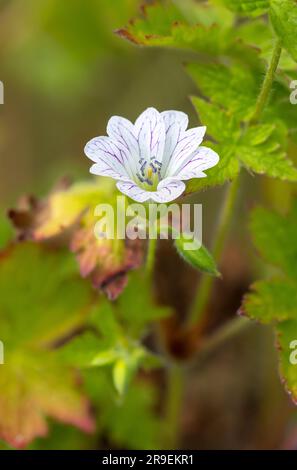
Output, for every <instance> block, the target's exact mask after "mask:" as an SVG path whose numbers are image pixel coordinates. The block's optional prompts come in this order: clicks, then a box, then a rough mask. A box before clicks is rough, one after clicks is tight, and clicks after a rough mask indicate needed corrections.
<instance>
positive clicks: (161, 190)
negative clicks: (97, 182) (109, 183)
mask: <svg viewBox="0 0 297 470" xmlns="http://www.w3.org/2000/svg"><path fill="white" fill-rule="evenodd" d="M117 188H118V189H119V190H120V191H121V192H122V193H123V194H125V195H126V196H128V197H130V198H131V199H134V201H137V202H145V201H155V202H160V203H163V202H164V203H165V202H170V201H173V200H174V199H177V198H178V197H179V196H180V195H181V194H182V193H183V192H184V190H185V188H186V186H185V183H183V182H182V181H180V180H177V179H175V178H166V179H165V180H163V181H161V182H160V183H159V184H158V188H157V191H146V190H145V189H142V188H140V187H139V186H138V185H137V184H136V183H134V181H131V180H130V181H118V182H117Z"/></svg>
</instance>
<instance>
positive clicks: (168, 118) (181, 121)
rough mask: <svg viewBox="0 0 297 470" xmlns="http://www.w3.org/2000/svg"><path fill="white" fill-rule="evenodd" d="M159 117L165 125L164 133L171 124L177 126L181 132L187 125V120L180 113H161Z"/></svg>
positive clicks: (184, 115)
mask: <svg viewBox="0 0 297 470" xmlns="http://www.w3.org/2000/svg"><path fill="white" fill-rule="evenodd" d="M161 116H162V118H163V121H164V124H165V132H168V130H169V129H170V127H171V126H172V125H173V124H177V125H178V126H179V128H180V129H181V131H185V130H186V129H187V127H188V124H189V118H188V116H187V115H186V113H183V112H182V111H174V110H170V111H162V113H161Z"/></svg>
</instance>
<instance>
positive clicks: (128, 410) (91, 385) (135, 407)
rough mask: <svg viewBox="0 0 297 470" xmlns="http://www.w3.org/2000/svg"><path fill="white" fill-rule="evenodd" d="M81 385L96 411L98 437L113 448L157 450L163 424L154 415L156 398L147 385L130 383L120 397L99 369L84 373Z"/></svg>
mask: <svg viewBox="0 0 297 470" xmlns="http://www.w3.org/2000/svg"><path fill="white" fill-rule="evenodd" d="M84 382H85V386H86V389H87V392H88V395H89V396H91V399H92V401H93V405H94V407H95V409H96V410H97V415H98V425H97V427H98V429H99V432H100V436H103V437H105V438H106V436H108V440H109V442H111V443H112V444H113V447H116V448H121V449H122V448H125V449H126V448H127V449H134V450H135V449H158V448H159V447H158V446H159V445H160V437H161V432H162V428H163V423H162V421H161V419H160V417H159V415H158V413H156V405H157V403H158V397H157V393H156V388H155V386H154V384H153V383H152V382H150V381H145V382H144V383H143V382H140V381H134V382H133V386H131V387H128V389H127V390H126V393H125V394H124V395H122V396H121V397H119V396H118V394H116V392H115V390H114V385H113V383H112V381H111V380H110V376H109V375H108V374H106V373H104V370H103V369H99V370H98V369H96V370H94V369H88V370H87V371H85V372H84Z"/></svg>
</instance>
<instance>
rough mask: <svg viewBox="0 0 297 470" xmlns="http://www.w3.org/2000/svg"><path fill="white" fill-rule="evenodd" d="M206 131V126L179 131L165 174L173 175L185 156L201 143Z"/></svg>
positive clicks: (190, 153)
mask: <svg viewBox="0 0 297 470" xmlns="http://www.w3.org/2000/svg"><path fill="white" fill-rule="evenodd" d="M205 132H206V127H205V126H202V127H194V128H193V129H188V130H187V131H185V132H182V133H180V135H179V138H178V142H177V144H176V146H175V149H174V151H173V154H172V156H171V159H170V162H169V164H168V167H167V171H166V176H173V174H175V171H176V169H177V168H178V167H180V165H181V163H182V162H183V161H184V159H185V158H187V157H189V156H190V155H192V154H193V152H195V150H197V148H198V147H199V145H200V144H201V142H202V140H203V137H204V135H205Z"/></svg>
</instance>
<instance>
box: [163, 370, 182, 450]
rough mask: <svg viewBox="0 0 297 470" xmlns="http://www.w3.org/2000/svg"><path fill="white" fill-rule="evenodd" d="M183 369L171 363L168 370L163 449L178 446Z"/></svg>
mask: <svg viewBox="0 0 297 470" xmlns="http://www.w3.org/2000/svg"><path fill="white" fill-rule="evenodd" d="M183 372H184V371H183V369H182V368H181V366H180V365H179V364H176V363H173V364H172V365H171V367H170V368H169V370H168V385H167V387H168V392H167V401H166V410H165V425H166V428H165V433H166V434H165V443H164V444H165V448H166V449H176V448H177V446H178V437H179V428H180V420H179V418H180V413H181V403H182V395H183Z"/></svg>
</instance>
